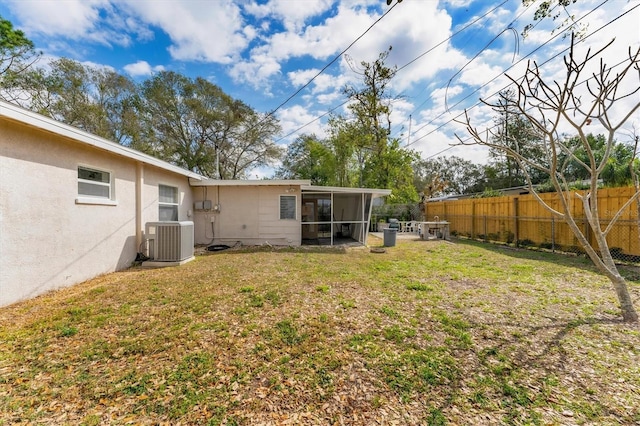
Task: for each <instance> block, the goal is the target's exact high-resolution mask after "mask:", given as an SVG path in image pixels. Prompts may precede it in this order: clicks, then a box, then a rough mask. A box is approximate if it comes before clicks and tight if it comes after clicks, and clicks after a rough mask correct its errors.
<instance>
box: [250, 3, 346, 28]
mask: <svg viewBox="0 0 640 426" xmlns="http://www.w3.org/2000/svg"><path fill="white" fill-rule="evenodd" d="M333 2H334V1H333V0H305V1H294V2H292V1H290V0H270V1H269V2H267V3H265V4H258V3H256V2H255V1H252V2H251V3H249V4H248V5H246V6H245V7H244V9H245V11H246V12H247V13H250V14H252V15H254V16H255V17H256V18H258V19H263V18H269V19H274V18H275V19H278V20H280V21H282V23H283V25H284V27H285V28H286V29H287V30H289V31H292V32H297V31H300V29H301V28H303V27H304V24H305V22H306V21H307V20H308V19H309V18H311V17H314V16H317V15H320V14H322V13H324V12H326V11H327V10H329V9H330V8H331V5H332V3H333Z"/></svg>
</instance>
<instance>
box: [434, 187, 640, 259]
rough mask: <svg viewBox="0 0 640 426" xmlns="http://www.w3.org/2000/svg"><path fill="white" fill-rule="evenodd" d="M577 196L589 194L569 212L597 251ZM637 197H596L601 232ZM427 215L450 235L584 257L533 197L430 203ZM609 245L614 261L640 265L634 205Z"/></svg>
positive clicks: (627, 193)
mask: <svg viewBox="0 0 640 426" xmlns="http://www.w3.org/2000/svg"><path fill="white" fill-rule="evenodd" d="M576 193H580V194H581V195H584V194H585V193H586V191H573V192H572V193H571V194H570V206H571V211H572V213H573V216H574V218H575V219H576V222H577V223H578V224H580V226H582V229H584V232H585V235H586V236H587V238H588V239H589V241H590V243H591V244H592V246H593V247H595V248H597V245H596V242H595V239H594V238H593V235H592V233H591V232H589V229H588V224H587V222H586V219H585V217H584V210H583V207H582V201H581V200H580V199H579V198H578V197H577V196H576ZM634 193H635V189H634V188H633V187H624V188H606V189H600V190H599V191H598V203H599V204H598V209H599V212H600V218H601V223H602V226H603V229H604V227H606V226H607V225H608V224H609V221H610V219H611V218H612V217H613V216H614V215H615V213H616V212H617V211H618V210H619V209H620V207H622V206H623V205H624V203H625V202H626V201H627V200H629V198H630V197H631V196H632V195H633V194H634ZM540 197H541V198H542V199H543V200H544V201H546V202H547V203H548V204H549V205H551V206H552V207H553V208H555V209H556V210H558V211H561V206H560V201H559V198H558V194H556V193H555V192H551V193H545V194H540ZM424 209H425V218H426V220H433V218H434V217H435V216H437V217H438V218H439V220H446V221H448V222H450V230H451V233H452V235H461V236H466V237H469V238H474V239H482V240H487V241H496V242H507V243H516V244H518V245H521V246H538V247H542V248H547V249H551V250H561V251H571V252H582V251H583V250H582V249H581V248H580V245H579V243H578V240H577V238H576V237H575V236H574V235H573V232H571V229H570V228H569V226H568V225H567V224H566V223H565V222H564V221H563V220H561V219H557V218H554V217H553V216H552V215H551V213H550V212H549V211H548V210H547V209H545V208H544V207H543V206H542V204H540V203H539V202H538V200H537V199H536V198H535V197H534V196H533V195H532V194H526V195H515V196H504V197H492V198H469V199H463V200H445V201H436V202H427V203H425V208H424ZM607 241H608V243H609V247H610V248H611V251H612V253H613V254H614V256H616V257H620V258H627V260H631V261H638V260H640V238H639V237H638V222H637V209H636V203H632V204H631V205H630V206H629V207H627V208H626V209H625V211H624V212H623V214H622V216H621V217H620V219H619V220H618V221H617V222H616V224H615V225H614V228H613V229H612V231H611V232H610V233H609V235H608V236H607Z"/></svg>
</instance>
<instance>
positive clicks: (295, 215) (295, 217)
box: [278, 194, 298, 220]
mask: <svg viewBox="0 0 640 426" xmlns="http://www.w3.org/2000/svg"><path fill="white" fill-rule="evenodd" d="M283 197H287V198H293V217H282V216H283V215H282V213H283V210H282V198H283ZM278 201H279V203H278V213H279V216H278V217H279V218H280V220H298V196H297V195H290V194H280V195H279V198H278Z"/></svg>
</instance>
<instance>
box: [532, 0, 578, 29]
mask: <svg viewBox="0 0 640 426" xmlns="http://www.w3.org/2000/svg"><path fill="white" fill-rule="evenodd" d="M536 1H538V0H522V4H523V6H530V5H531V4H533V3H535V2H536ZM577 1H578V0H542V1H541V2H540V3H538V7H537V8H536V11H535V12H534V14H533V20H534V22H536V23H537V22H540V21H543V20H545V19H549V18H551V20H553V21H554V22H558V21H559V22H560V23H559V24H557V26H556V28H555V29H554V30H553V32H555V31H557V30H559V29H561V28H564V27H568V28H567V29H568V30H569V31H567V33H566V34H567V35H568V34H572V33H573V34H575V35H576V36H577V37H578V38H582V37H584V36H585V34H586V32H587V27H586V26H585V25H584V24H582V23H580V22H578V21H577V20H576V18H575V16H574V15H572V14H570V13H569V10H568V8H569V6H571V5H572V4H573V3H576V2H577ZM536 23H531V24H528V25H526V26H525V27H524V29H523V30H522V37H523V38H526V37H527V35H528V34H529V32H530V31H531V30H532V29H533V28H534V27H535V25H536Z"/></svg>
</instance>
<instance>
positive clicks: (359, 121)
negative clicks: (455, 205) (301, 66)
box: [333, 47, 418, 202]
mask: <svg viewBox="0 0 640 426" xmlns="http://www.w3.org/2000/svg"><path fill="white" fill-rule="evenodd" d="M390 51H391V47H390V48H389V49H388V50H386V51H384V52H382V53H380V54H379V55H378V58H377V59H376V60H375V61H374V62H365V61H363V62H361V63H360V67H359V68H357V69H356V67H353V66H352V69H353V70H354V72H356V73H357V74H358V75H359V76H360V77H361V78H362V84H361V85H360V86H358V87H356V86H353V85H347V86H345V87H344V88H343V91H342V92H343V94H345V95H346V96H347V97H348V98H349V101H350V103H349V105H348V108H349V110H350V111H351V117H350V118H349V119H348V120H344V121H343V122H337V123H339V124H340V127H338V128H337V129H336V131H334V132H333V136H334V138H338V139H339V138H340V137H341V136H342V135H345V134H346V135H347V137H348V138H349V139H350V141H351V144H350V147H351V148H352V150H353V153H354V154H355V158H356V161H357V164H358V171H359V182H358V184H359V186H363V187H371V188H389V189H392V191H393V192H392V195H391V198H392V199H395V200H394V201H395V202H407V201H416V200H417V198H418V195H417V192H416V190H415V187H413V178H412V170H411V163H412V162H413V161H414V160H415V159H416V158H417V155H416V154H415V153H414V152H413V151H410V150H405V149H403V148H401V146H400V141H399V140H397V139H393V138H390V137H389V135H390V133H391V118H390V116H391V109H392V103H393V101H394V100H395V98H394V97H393V96H392V95H391V94H390V90H389V89H390V83H391V80H392V79H393V78H394V76H395V75H396V67H388V66H387V65H386V64H385V61H386V60H387V58H388V56H389V52H390Z"/></svg>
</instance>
